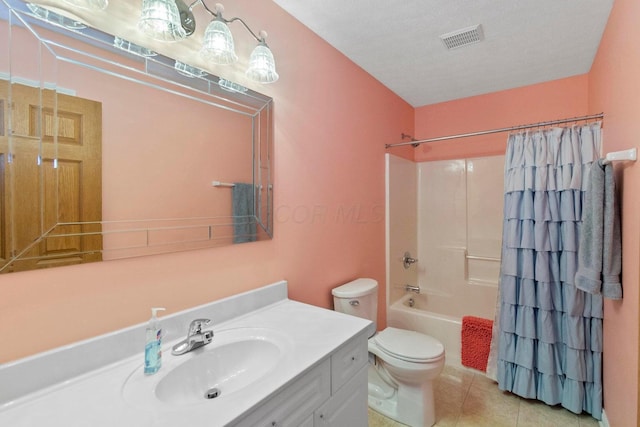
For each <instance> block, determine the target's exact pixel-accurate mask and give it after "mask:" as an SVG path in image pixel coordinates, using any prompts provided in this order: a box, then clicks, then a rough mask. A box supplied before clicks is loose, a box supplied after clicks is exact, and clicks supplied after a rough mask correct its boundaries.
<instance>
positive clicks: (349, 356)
mask: <svg viewBox="0 0 640 427" xmlns="http://www.w3.org/2000/svg"><path fill="white" fill-rule="evenodd" d="M367 368H368V364H367V335H366V334H363V333H361V334H359V335H357V336H355V337H353V338H351V339H350V340H348V341H347V342H346V343H344V344H343V345H342V346H340V347H339V348H338V349H337V350H336V351H335V352H334V353H333V354H331V355H330V356H329V357H327V358H326V359H325V360H323V361H322V362H321V363H320V364H318V365H316V366H315V367H313V368H312V369H310V370H308V371H307V372H305V373H303V374H301V375H300V376H299V377H298V378H297V379H295V380H294V381H293V382H292V383H291V384H290V385H288V386H287V387H285V388H284V389H283V390H281V391H280V392H279V393H277V394H276V395H274V396H273V397H271V398H270V399H269V400H267V401H266V402H265V403H263V404H262V405H260V406H259V407H258V408H256V409H255V410H253V411H251V412H250V413H248V414H247V415H245V416H243V417H242V418H241V419H239V420H237V421H235V422H233V423H231V424H230V426H233V427H299V426H303V427H329V426H334V427H347V426H348V427H366V426H367V423H368V420H367Z"/></svg>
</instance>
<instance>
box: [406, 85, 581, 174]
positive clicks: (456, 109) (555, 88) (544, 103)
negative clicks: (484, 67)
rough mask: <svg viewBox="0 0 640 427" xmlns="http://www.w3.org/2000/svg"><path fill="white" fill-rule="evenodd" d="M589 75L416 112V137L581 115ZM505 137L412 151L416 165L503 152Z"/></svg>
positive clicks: (446, 143)
mask: <svg viewBox="0 0 640 427" xmlns="http://www.w3.org/2000/svg"><path fill="white" fill-rule="evenodd" d="M586 113H587V76H586V75H581V76H575V77H570V78H566V79H560V80H554V81H550V82H545V83H540V84H536V85H531V86H524V87H520V88H516V89H510V90H504V91H500V92H494V93H489V94H486V95H479V96H473V97H469V98H464V99H460V100H456V101H449V102H443V103H440V104H434V105H427V106H424V107H420V108H416V118H415V137H416V138H417V139H427V138H434V137H440V136H446V135H457V134H461V133H471V132H477V131H483V130H489V129H499V128H505V127H509V126H515V125H521V124H529V123H539V122H544V121H549V120H554V119H564V118H567V117H576V116H582V115H585V114H586ZM506 143H507V134H506V133H497V134H491V135H482V136H476V137H470V138H462V139H456V140H448V141H438V142H429V143H425V144H422V145H420V146H419V147H418V148H416V149H415V160H416V161H417V162H421V161H427V160H444V159H458V158H465V157H479V156H491V155H496V154H504V151H505V148H506Z"/></svg>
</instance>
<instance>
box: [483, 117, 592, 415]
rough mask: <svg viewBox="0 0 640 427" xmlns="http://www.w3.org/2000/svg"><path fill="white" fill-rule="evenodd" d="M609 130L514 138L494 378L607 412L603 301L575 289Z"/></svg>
mask: <svg viewBox="0 0 640 427" xmlns="http://www.w3.org/2000/svg"><path fill="white" fill-rule="evenodd" d="M599 153H600V123H595V124H590V125H584V126H573V127H564V128H552V129H547V130H539V131H535V132H526V133H519V134H514V135H510V136H509V139H508V142H507V152H506V156H505V195H504V202H505V204H504V226H503V237H502V239H503V242H502V264H501V271H500V287H499V292H498V303H497V310H496V322H495V327H494V334H493V335H494V336H493V340H492V346H491V354H490V358H489V367H488V374H489V376H492V377H493V378H494V379H496V380H497V381H498V387H499V388H500V389H501V390H505V391H509V392H512V393H514V394H517V395H519V396H522V397H525V398H530V399H538V400H541V401H543V402H545V403H547V404H549V405H557V404H560V405H562V406H563V407H565V408H567V409H568V410H570V411H572V412H575V413H581V412H583V411H586V412H588V413H590V414H592V416H593V417H594V418H596V419H600V418H601V415H602V311H603V310H602V306H603V305H602V296H601V295H592V294H588V293H585V292H583V291H581V290H579V289H578V288H576V287H575V285H574V276H575V273H576V268H577V260H578V256H577V251H578V242H579V240H580V237H579V236H580V225H581V218H582V205H583V201H584V195H585V190H586V188H587V182H588V175H589V170H590V167H591V163H592V162H594V161H595V160H597V158H598V156H599Z"/></svg>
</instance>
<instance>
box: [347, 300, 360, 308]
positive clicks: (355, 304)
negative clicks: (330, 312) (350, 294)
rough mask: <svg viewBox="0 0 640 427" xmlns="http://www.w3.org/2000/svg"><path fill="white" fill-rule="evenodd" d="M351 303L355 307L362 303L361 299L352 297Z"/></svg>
mask: <svg viewBox="0 0 640 427" xmlns="http://www.w3.org/2000/svg"><path fill="white" fill-rule="evenodd" d="M349 304H351V305H352V306H354V307H357V306H359V305H360V301H358V300H357V299H352V300H351V301H349Z"/></svg>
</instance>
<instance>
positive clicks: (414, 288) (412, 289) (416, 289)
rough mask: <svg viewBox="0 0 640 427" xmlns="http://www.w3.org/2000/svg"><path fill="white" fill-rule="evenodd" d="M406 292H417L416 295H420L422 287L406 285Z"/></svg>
mask: <svg viewBox="0 0 640 427" xmlns="http://www.w3.org/2000/svg"><path fill="white" fill-rule="evenodd" d="M404 290H405V291H406V292H415V293H416V294H419V293H420V286H415V285H404Z"/></svg>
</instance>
